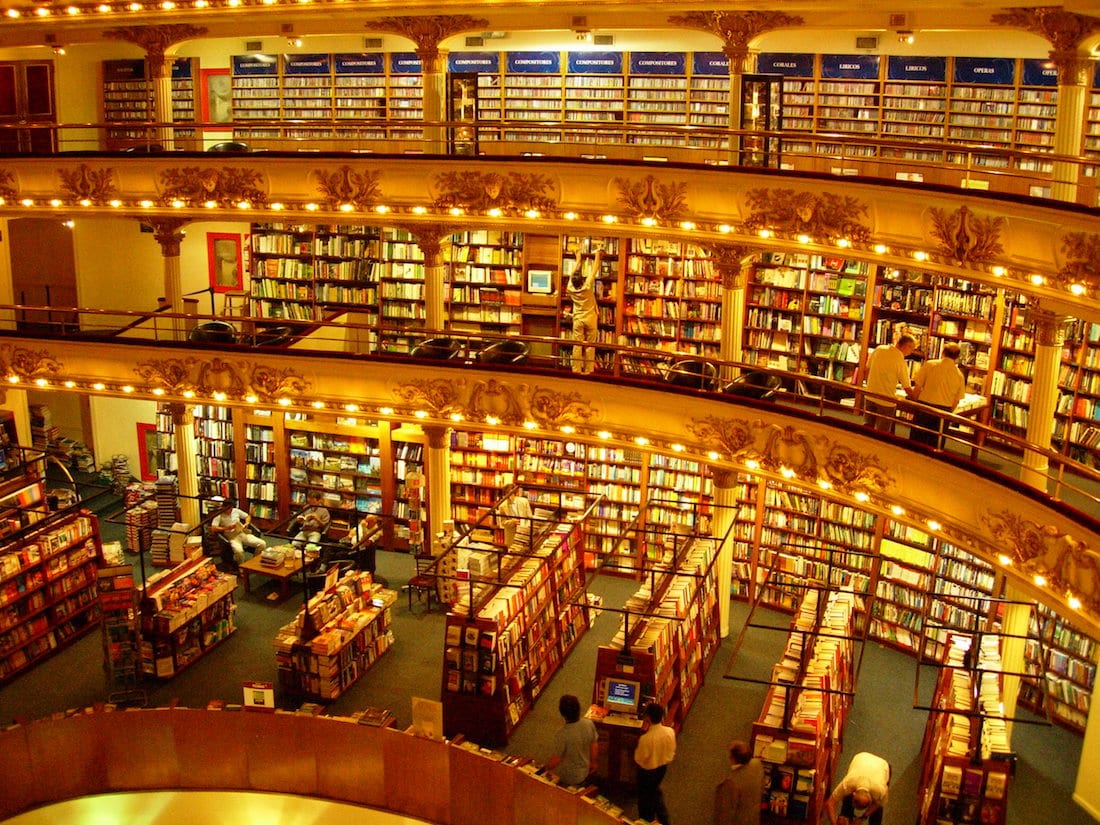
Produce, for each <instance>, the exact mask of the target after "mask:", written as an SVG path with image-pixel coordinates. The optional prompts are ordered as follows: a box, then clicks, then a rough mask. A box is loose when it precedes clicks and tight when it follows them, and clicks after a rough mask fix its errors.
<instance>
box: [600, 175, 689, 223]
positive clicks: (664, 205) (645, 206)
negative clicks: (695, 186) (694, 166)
mask: <svg viewBox="0 0 1100 825" xmlns="http://www.w3.org/2000/svg"><path fill="white" fill-rule="evenodd" d="M613 182H614V184H615V185H616V186H617V187H618V188H619V196H618V198H616V200H617V201H618V202H619V204H620V205H621V206H622V207H623V209H625V210H626V211H627V212H629V213H630V214H631V215H633V216H634V217H635V218H655V219H657V220H662V221H677V220H679V219H680V218H681V217H682V216H683V214H684V213H685V212H686V211H687V184H686V183H682V182H674V183H662V182H661V181H659V180H657V177H656V176H655V175H646V176H645V177H644V178H643V179H642V180H637V181H632V180H629V179H627V178H614V179H613Z"/></svg>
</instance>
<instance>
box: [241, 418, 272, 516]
mask: <svg viewBox="0 0 1100 825" xmlns="http://www.w3.org/2000/svg"><path fill="white" fill-rule="evenodd" d="M248 419H249V420H246V421H245V422H244V460H245V464H244V499H245V500H246V501H247V502H248V512H250V513H251V514H252V517H253V518H254V519H257V520H258V521H261V522H267V523H269V524H270V523H274V522H276V521H278V520H279V478H278V467H279V457H278V447H277V445H276V444H275V427H274V425H273V424H271V423H270V419H271V415H270V414H269V415H266V416H262V415H259V414H258V413H254V414H252V415H251V416H248ZM265 419H266V421H265Z"/></svg>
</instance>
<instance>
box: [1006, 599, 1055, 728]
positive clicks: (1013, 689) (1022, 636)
mask: <svg viewBox="0 0 1100 825" xmlns="http://www.w3.org/2000/svg"><path fill="white" fill-rule="evenodd" d="M1005 598H1007V599H1011V602H1009V603H1008V604H1006V605H1005V606H1004V615H1003V616H1002V618H1001V632H1002V633H1004V634H1005V635H1004V636H1003V637H1002V638H1001V667H1002V668H1003V669H1004V674H1005V675H1004V677H1003V678H1002V680H1001V701H1002V702H1003V703H1004V715H1005V720H1006V721H1005V727H1006V728H1007V729H1008V741H1009V743H1010V744H1011V742H1012V721H1011V720H1012V717H1014V716H1015V715H1016V699H1017V698H1018V697H1019V695H1020V677H1019V676H1017V675H1015V674H1017V673H1026V672H1027V667H1026V662H1025V658H1026V655H1025V654H1026V647H1027V645H1026V638H1027V635H1028V625H1029V624H1030V621H1031V610H1032V608H1031V602H1032V601H1033V600H1032V599H1029V598H1028V597H1027V595H1026V594H1023V593H1017V592H1015V591H1014V590H1013V589H1012V588H1011V587H1007V588H1006V590H1005ZM1044 689H1045V686H1044Z"/></svg>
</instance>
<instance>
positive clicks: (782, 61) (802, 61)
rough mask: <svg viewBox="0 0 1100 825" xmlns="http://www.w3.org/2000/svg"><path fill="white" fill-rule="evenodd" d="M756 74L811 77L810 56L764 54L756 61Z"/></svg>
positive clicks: (811, 62) (811, 56)
mask: <svg viewBox="0 0 1100 825" xmlns="http://www.w3.org/2000/svg"><path fill="white" fill-rule="evenodd" d="M756 71H757V73H758V74H781V75H783V76H784V77H813V76H814V56H813V55H812V54H777V53H774V52H764V53H762V54H761V55H760V56H759V57H758V58H757V59H756Z"/></svg>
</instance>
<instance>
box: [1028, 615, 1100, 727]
mask: <svg viewBox="0 0 1100 825" xmlns="http://www.w3.org/2000/svg"><path fill="white" fill-rule="evenodd" d="M1031 632H1032V634H1034V636H1035V638H1034V639H1028V642H1027V646H1026V648H1025V668H1026V670H1027V671H1028V673H1031V674H1033V678H1032V679H1030V680H1025V681H1023V682H1022V683H1021V685H1020V694H1019V702H1020V704H1021V705H1023V706H1024V707H1027V708H1030V709H1032V710H1034V711H1035V712H1036V713H1040V714H1043V715H1045V716H1046V717H1047V718H1049V719H1050V720H1051V721H1052V722H1055V723H1056V724H1059V725H1062V726H1063V727H1066V728H1068V729H1069V730H1072V731H1074V732H1075V733H1078V734H1081V735H1082V736H1083V735H1084V733H1085V725H1086V723H1087V721H1088V715H1089V709H1090V707H1091V704H1092V691H1093V689H1094V688H1095V687H1096V667H1097V661H1096V660H1097V643H1096V641H1095V640H1094V639H1092V638H1090V637H1089V636H1087V635H1086V634H1084V633H1082V632H1081V631H1079V630H1077V629H1076V628H1075V627H1074V626H1073V624H1072V623H1071V622H1069V621H1067V620H1066V619H1064V618H1062V617H1061V616H1059V615H1057V614H1056V613H1054V612H1052V611H1051V610H1050V609H1049V608H1047V607H1045V606H1043V605H1039V606H1037V608H1036V612H1035V614H1033V616H1032V627H1031ZM1039 639H1041V640H1042V641H1041V642H1040V641H1038V640H1039Z"/></svg>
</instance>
